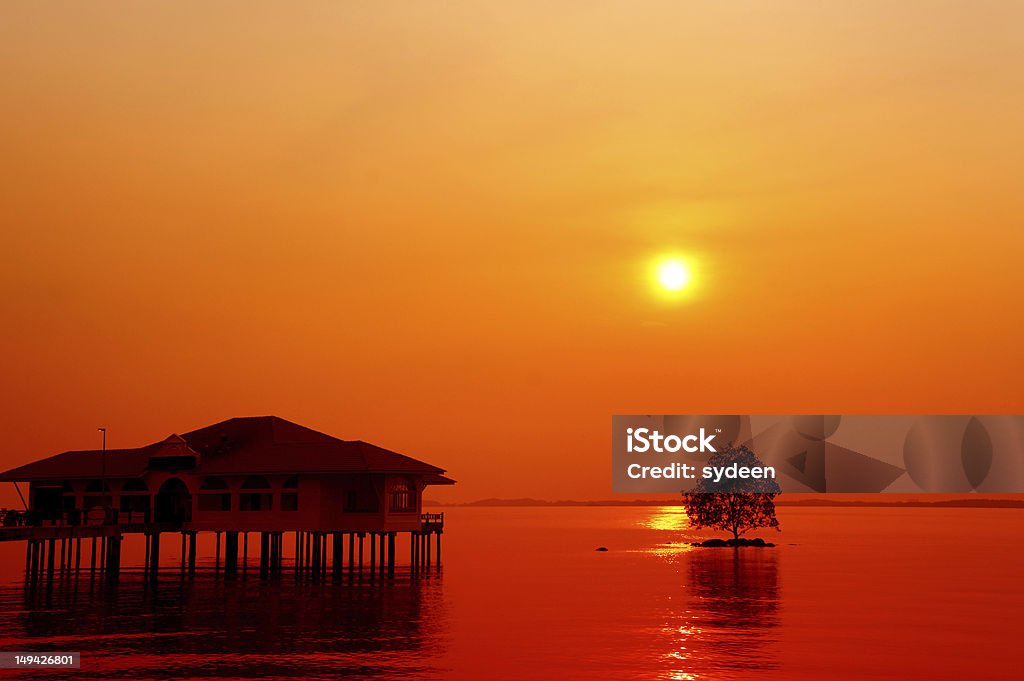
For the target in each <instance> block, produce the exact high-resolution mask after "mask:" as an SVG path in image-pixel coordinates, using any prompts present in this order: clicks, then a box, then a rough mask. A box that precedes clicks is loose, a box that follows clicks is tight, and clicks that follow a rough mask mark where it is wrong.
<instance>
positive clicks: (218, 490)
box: [198, 478, 231, 513]
mask: <svg viewBox="0 0 1024 681" xmlns="http://www.w3.org/2000/svg"><path fill="white" fill-rule="evenodd" d="M198 507H199V510H200V511H206V512H208V513H209V512H212V513H220V512H223V511H230V510H231V492H229V491H228V483H227V482H225V480H224V478H206V479H205V480H203V484H202V485H200V486H199V501H198Z"/></svg>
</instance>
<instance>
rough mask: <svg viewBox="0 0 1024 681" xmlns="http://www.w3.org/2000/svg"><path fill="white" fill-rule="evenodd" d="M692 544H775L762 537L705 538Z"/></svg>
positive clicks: (765, 545)
mask: <svg viewBox="0 0 1024 681" xmlns="http://www.w3.org/2000/svg"><path fill="white" fill-rule="evenodd" d="M690 546H698V547H700V548H705V549H708V548H738V547H740V546H758V547H769V546H775V544H773V543H771V542H770V541H765V540H764V539H761V538H760V537H755V538H754V539H744V538H743V537H738V538H736V539H705V540H704V541H695V542H691V543H690Z"/></svg>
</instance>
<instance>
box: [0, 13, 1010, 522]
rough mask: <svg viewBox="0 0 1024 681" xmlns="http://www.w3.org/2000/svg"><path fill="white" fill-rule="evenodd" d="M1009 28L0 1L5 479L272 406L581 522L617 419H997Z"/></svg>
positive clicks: (765, 17) (605, 490)
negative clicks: (571, 503) (674, 293)
mask: <svg viewBox="0 0 1024 681" xmlns="http://www.w3.org/2000/svg"><path fill="white" fill-rule="evenodd" d="M552 4H555V5H556V6H555V7H552V6H551V5H552ZM1022 21H1024V10H1022V8H1021V7H1020V6H1011V5H1010V4H1008V3H1002V2H991V3H985V2H981V3H971V4H969V5H968V4H964V3H942V2H938V3H936V2H907V3H899V4H897V5H893V4H892V3H816V2H782V3H750V2H728V3H716V2H705V3H680V2H646V3H641V4H637V3H632V2H623V3H540V2H537V3H532V2H531V3H487V2H480V1H473V2H465V3H445V5H444V6H443V7H442V6H441V5H438V4H436V3H394V4H391V3H319V2H317V3H312V2H309V3H260V2H249V1H246V2H221V3H206V2H195V3H182V2H150V3H144V4H138V3H106V2H104V3H77V2H68V3H40V2H5V3H4V4H3V7H2V8H0V102H3V105H2V107H0V117H2V125H0V145H2V147H0V148H2V154H0V208H2V210H0V215H2V220H3V223H4V227H3V231H2V235H3V236H2V243H0V246H2V247H0V286H2V291H3V295H2V298H0V315H2V319H3V333H2V334H0V353H2V355H0V356H2V358H3V359H2V362H3V364H2V376H3V388H4V390H3V394H2V396H0V400H2V401H3V404H2V414H0V428H2V431H3V433H4V447H3V449H2V451H0V467H3V468H6V467H8V466H12V465H15V464H18V463H22V462H25V461H27V460H30V459H34V458H37V457H39V456H42V455H47V454H51V453H55V452H57V451H62V450H65V449H73V448H88V447H93V446H96V445H98V442H99V440H98V437H97V433H96V430H95V429H96V427H97V426H99V425H105V426H107V427H108V428H109V429H110V444H111V446H115V447H116V446H135V445H141V444H145V443H147V442H150V441H153V440H156V439H158V438H162V437H164V436H166V435H168V434H169V433H170V432H171V431H179V432H183V431H186V430H189V429H192V428H195V427H199V426H203V425H207V424H209V423H213V422H215V421H217V420H220V419H223V418H227V417H230V416H236V415H255V414H277V415H280V416H283V417H285V418H290V419H292V420H295V421H297V422H299V423H303V424H305V425H309V426H312V427H314V428H318V429H321V430H325V431H327V432H330V433H332V434H336V435H339V436H341V437H346V438H362V439H366V440H369V441H372V442H375V443H378V444H381V445H383V446H387V447H390V448H393V449H397V450H399V451H402V452H406V453H409V454H411V455H414V456H419V457H422V458H424V459H427V460H429V461H431V462H433V463H437V464H438V465H441V466H443V467H445V468H447V469H449V471H450V473H451V475H452V476H453V477H455V478H456V479H458V480H459V481H460V484H459V485H458V486H457V487H455V488H454V489H444V490H438V491H436V492H434V493H433V496H434V497H435V498H439V499H444V500H467V499H475V498H480V497H485V496H537V497H547V498H607V497H609V496H610V491H611V481H610V465H609V464H610V455H611V454H610V442H609V435H610V426H611V423H610V417H611V415H612V414H614V413H694V412H696V413H718V412H725V413H733V412H768V413H780V412H806V413H821V412H826V413H828V412H848V413H849V412H903V413H907V412H909V413H918V412H953V413H960V412H968V413H985V412H996V413H1019V412H1021V411H1024V391H1022V390H1021V387H1020V382H1021V378H1022V377H1024V359H1022V353H1021V351H1020V336H1021V330H1022V326H1024V324H1022V322H1021V312H1020V309H1021V303H1022V298H1024V295H1022V292H1024V268H1022V266H1021V255H1022V252H1024V224H1022V203H1024V201H1022V198H1021V193H1020V189H1019V183H1020V178H1021V177H1022V175H1024V161H1022V159H1024V136H1022V130H1024V128H1022V126H1021V124H1020V120H1021V115H1022V108H1024V107H1022V105H1024V95H1022V94H1021V93H1022V92H1024V68H1022V64H1024V42H1022V41H1021V40H1020V35H1019V26H1020V25H1021V22H1022ZM667 252H679V253H683V254H685V255H686V256H687V257H688V258H689V259H690V260H691V262H692V263H693V264H694V268H695V282H694V286H693V289H692V291H691V292H690V295H688V296H687V298H686V299H685V300H683V301H675V302H669V301H665V300H662V299H660V298H659V297H658V296H655V295H652V291H651V287H650V282H649V281H648V277H649V272H648V264H649V262H650V261H651V260H652V259H653V258H656V257H657V256H659V255H661V254H664V253H667ZM11 496H12V495H11V494H10V491H9V490H4V491H2V492H0V502H2V503H7V504H10V503H12V501H11Z"/></svg>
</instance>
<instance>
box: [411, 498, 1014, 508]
mask: <svg viewBox="0 0 1024 681" xmlns="http://www.w3.org/2000/svg"><path fill="white" fill-rule="evenodd" d="M682 503H683V502H682V500H678V501H676V500H671V499H658V500H653V499H630V500H622V501H619V500H615V499H605V500H599V501H576V500H571V499H565V500H560V501H547V500H544V499H529V498H526V499H479V500H477V501H467V502H463V503H441V502H437V501H432V500H424V501H423V506H424V507H433V508H440V507H448V508H510V507H523V508H535V507H552V506H558V507H574V506H577V507H593V506H682ZM775 505H776V506H809V507H815V506H816V507H860V508H1024V498H1021V499H943V500H936V501H921V500H893V501H882V500H878V501H864V500H852V499H851V500H843V499H792V500H787V499H784V498H779V499H776V501H775Z"/></svg>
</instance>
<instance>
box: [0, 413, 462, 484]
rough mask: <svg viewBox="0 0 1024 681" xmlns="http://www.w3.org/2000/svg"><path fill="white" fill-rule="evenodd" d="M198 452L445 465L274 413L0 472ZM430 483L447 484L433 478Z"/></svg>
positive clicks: (225, 468)
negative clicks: (332, 433) (343, 437)
mask: <svg viewBox="0 0 1024 681" xmlns="http://www.w3.org/2000/svg"><path fill="white" fill-rule="evenodd" d="M189 454H195V455H198V461H199V463H198V465H197V466H196V470H195V472H196V473H197V474H199V475H247V474H267V473H349V472H352V473H355V472H365V473H420V474H424V475H429V476H431V477H435V476H436V477H437V478H442V479H443V480H444V481H447V480H448V479H447V478H444V477H443V475H442V474H443V473H444V470H443V469H441V468H438V467H436V466H432V465H430V464H428V463H425V462H423V461H420V460H418V459H414V458H412V457H410V456H406V455H404V454H399V453H398V452H393V451H391V450H388V449H384V448H383V447H378V446H376V445H372V444H370V443H368V442H363V441H361V440H339V439H338V438H335V437H331V436H330V435H326V434H324V433H320V432H318V431H315V430H312V429H311V428H306V427H305V426H300V425H299V424H297V423H292V422H291V421H287V420H285V419H282V418H279V417H277V416H254V417H244V418H233V419H228V420H227V421H222V422H220V423H216V424H214V425H212V426H207V427H206V428H200V429H199V430H194V431H192V432H190V433H185V434H184V435H180V436H179V435H171V436H170V437H168V438H166V439H165V440H162V441H160V442H155V443H153V444H151V445H147V446H145V447H138V448H135V449H109V450H107V452H106V455H105V456H104V453H103V452H102V451H100V450H87V451H71V452H64V453H63V454H57V455H56V456H51V457H48V458H45V459H41V460H39V461H34V462H32V463H28V464H25V465H24V466H19V467H17V468H13V469H11V470H9V471H5V472H4V473H0V481H35V480H58V479H59V480H67V479H74V478H98V477H100V475H101V471H104V470H105V474H106V477H110V478H113V477H116V478H125V477H139V476H141V475H142V474H143V473H144V472H145V471H146V469H147V467H148V466H149V462H150V459H151V458H152V457H162V456H183V455H189ZM434 484H451V483H450V482H442V481H441V480H438V482H436V483H434Z"/></svg>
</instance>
